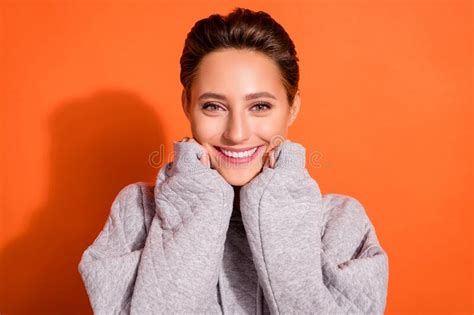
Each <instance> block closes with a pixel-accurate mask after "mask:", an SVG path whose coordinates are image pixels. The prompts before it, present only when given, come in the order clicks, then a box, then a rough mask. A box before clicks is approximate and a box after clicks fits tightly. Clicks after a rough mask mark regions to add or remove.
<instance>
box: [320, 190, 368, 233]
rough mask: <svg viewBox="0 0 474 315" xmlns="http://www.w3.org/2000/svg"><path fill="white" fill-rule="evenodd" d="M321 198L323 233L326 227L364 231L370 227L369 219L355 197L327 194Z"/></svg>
mask: <svg viewBox="0 0 474 315" xmlns="http://www.w3.org/2000/svg"><path fill="white" fill-rule="evenodd" d="M321 196H322V208H323V214H322V215H323V226H322V227H323V231H322V234H324V230H325V229H327V228H328V227H332V226H336V225H337V226H338V227H349V226H350V227H351V229H358V230H360V231H362V230H363V231H366V230H367V228H368V227H369V225H371V222H370V219H369V217H368V215H367V212H366V210H365V208H364V206H363V205H362V203H361V202H360V201H359V200H358V199H357V198H355V197H353V196H349V195H344V194H337V193H328V194H323V195H321ZM338 230H339V229H338Z"/></svg>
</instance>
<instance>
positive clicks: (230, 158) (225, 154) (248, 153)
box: [215, 145, 263, 164]
mask: <svg viewBox="0 0 474 315" xmlns="http://www.w3.org/2000/svg"><path fill="white" fill-rule="evenodd" d="M215 148H216V149H217V151H218V152H219V157H220V158H222V159H223V160H224V161H227V162H230V163H236V164H240V163H248V162H250V161H252V160H253V159H254V158H255V157H256V156H258V153H260V151H261V150H262V148H263V145H261V146H258V147H254V148H251V149H248V150H245V151H242V150H239V151H237V150H226V149H223V148H220V147H215Z"/></svg>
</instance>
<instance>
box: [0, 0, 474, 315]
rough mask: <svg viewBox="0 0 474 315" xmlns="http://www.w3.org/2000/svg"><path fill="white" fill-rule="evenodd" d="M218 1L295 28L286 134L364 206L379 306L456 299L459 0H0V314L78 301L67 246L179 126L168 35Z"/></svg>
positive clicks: (394, 310) (92, 230) (74, 261)
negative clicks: (296, 111)
mask: <svg viewBox="0 0 474 315" xmlns="http://www.w3.org/2000/svg"><path fill="white" fill-rule="evenodd" d="M235 6H243V7H248V8H250V9H253V10H264V11H267V12H268V13H270V14H271V15H272V16H273V17H274V18H275V19H276V20H277V21H279V22H280V23H281V24H282V25H283V26H284V27H285V29H286V30H287V31H288V32H289V34H290V36H291V37H292V38H293V40H294V42H295V44H296V48H297V51H298V55H299V58H300V68H301V82H300V88H301V95H302V109H301V112H300V115H299V117H298V119H297V121H296V123H295V125H294V126H293V127H291V129H290V139H292V140H293V141H296V142H299V143H302V144H303V145H304V146H305V147H306V149H307V154H308V165H307V166H308V169H309V171H310V173H311V175H312V176H313V178H315V179H316V180H317V181H318V183H319V185H320V187H321V190H322V192H323V193H330V192H335V193H340V194H347V195H351V196H353V197H356V198H357V199H359V200H360V201H361V202H362V204H363V205H364V206H365V208H366V212H367V213H368V215H369V217H370V219H371V220H372V222H373V223H374V225H375V227H376V231H377V234H378V237H379V240H380V242H381V244H382V246H383V247H384V249H385V250H386V252H387V253H388V256H389V289H388V300H387V308H386V314H472V313H473V312H474V307H473V299H474V296H473V283H474V278H473V257H472V254H473V248H472V243H473V232H472V231H473V229H472V228H473V215H472V211H473V209H474V207H473V176H472V175H473V174H472V157H473V152H472V151H473V130H472V126H473V103H472V76H473V68H472V57H473V56H472V38H473V33H472V30H473V28H472V26H473V25H472V13H473V11H472V2H471V1H427V0H425V1H408V0H405V1H402V0H398V1H388V0H386V1H380V0H365V1H362V0H361V1H356V0H351V1H339V0H335V1H311V2H310V1H305V2H302V1H300V2H298V1H296V2H295V1H291V2H290V1H278V2H276V1H275V2H273V1H272V2H269V1H265V2H264V1H251V2H249V1H232V2H230V1H228V2H225V1H195V2H193V1H176V2H173V3H171V1H169V2H164V1H163V2H161V1H160V2H158V1H153V2H152V1H146V2H145V1H133V2H132V1H128V2H125V1H120V2H119V1H113V2H112V1H110V2H109V1H83V2H82V3H74V1H63V2H60V1H54V2H46V1H34V2H26V1H8V2H5V1H3V2H1V3H0V13H1V15H0V45H1V46H0V101H1V115H0V117H1V118H0V119H1V128H2V130H1V133H0V135H1V138H0V139H1V140H0V141H1V148H2V150H1V156H0V159H1V160H0V165H1V169H0V172H1V174H2V175H1V185H2V186H1V190H0V194H1V195H0V209H1V217H0V220H1V221H0V222H1V226H0V233H1V234H0V262H1V265H0V266H1V275H0V276H1V278H0V286H1V291H0V313H2V314H45V313H48V314H59V313H62V314H66V313H67V314H86V313H91V310H90V307H89V301H88V299H87V295H86V292H85V289H84V287H83V284H82V281H81V279H80V275H79V273H78V271H77V265H78V263H79V260H80V257H81V255H82V252H83V251H84V250H85V248H86V247H87V246H88V245H89V244H90V243H91V242H92V241H93V240H94V239H95V238H96V237H97V235H98V233H99V232H100V230H101V228H102V227H103V225H104V224H105V221H106V218H107V216H108V213H109V210H110V205H111V203H112V201H113V199H114V197H115V196H116V194H117V193H118V191H119V190H120V189H121V188H123V187H124V186H125V185H127V184H130V183H133V182H136V181H152V180H154V177H155V175H156V172H157V170H158V167H159V166H161V165H162V164H163V163H162V162H163V161H164V159H161V160H160V159H156V157H161V158H163V154H158V155H157V154H156V152H160V150H161V149H164V152H163V153H165V155H166V160H167V161H169V155H170V154H172V150H171V149H172V142H173V141H174V140H178V139H180V138H182V137H183V136H187V135H190V129H189V126H188V124H187V121H186V119H185V116H184V114H183V113H182V111H181V107H180V96H181V95H180V92H181V86H180V83H179V58H180V56H181V51H182V48H183V44H184V39H185V36H186V34H187V32H188V31H189V30H190V29H191V27H192V26H193V24H194V23H195V22H196V21H197V20H199V19H201V18H204V17H207V16H208V15H210V14H212V13H221V14H227V13H229V12H230V11H231V10H232V9H233V8H234V7H235ZM151 156H152V157H154V158H153V159H152V161H151V162H153V163H151V162H150V161H149V158H150V157H151Z"/></svg>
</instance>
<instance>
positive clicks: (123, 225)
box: [78, 183, 153, 314]
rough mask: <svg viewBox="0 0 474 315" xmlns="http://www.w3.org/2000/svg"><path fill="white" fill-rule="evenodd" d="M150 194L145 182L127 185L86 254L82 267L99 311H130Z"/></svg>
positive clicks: (94, 305)
mask: <svg viewBox="0 0 474 315" xmlns="http://www.w3.org/2000/svg"><path fill="white" fill-rule="evenodd" d="M148 193H150V191H149V187H147V186H146V185H143V184H142V183H135V184H130V185H128V186H126V187H124V188H123V189H122V190H121V191H120V192H119V193H118V195H117V197H116V198H115V200H114V201H113V203H112V206H111V209H110V213H109V216H108V218H107V221H106V223H105V225H104V227H103V229H102V230H101V232H100V234H99V235H98V236H97V238H96V239H95V240H94V242H93V243H92V244H91V245H90V246H88V247H87V249H86V250H85V251H84V253H83V254H82V257H81V260H80V262H79V266H78V270H79V273H80V274H81V277H82V280H83V283H84V285H85V288H86V291H87V294H88V296H89V301H90V304H91V307H92V310H93V311H94V313H95V314H112V313H113V314H117V313H120V314H127V313H128V310H129V307H130V299H131V295H132V292H133V286H134V281H135V277H136V273H137V267H138V262H139V261H140V257H141V254H142V249H143V245H144V242H145V239H146V216H148V217H150V216H152V213H148V214H147V213H146V212H147V211H153V209H152V207H148V206H145V207H143V204H144V199H143V198H144V196H145V194H148Z"/></svg>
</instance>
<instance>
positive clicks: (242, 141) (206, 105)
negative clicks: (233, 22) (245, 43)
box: [182, 48, 300, 186]
mask: <svg viewBox="0 0 474 315" xmlns="http://www.w3.org/2000/svg"><path fill="white" fill-rule="evenodd" d="M183 93H184V91H183ZM182 101H183V102H182V105H183V110H184V111H185V114H186V117H187V118H188V120H189V121H190V124H191V130H192V135H193V137H194V138H195V139H196V141H197V142H199V144H201V145H202V146H203V147H204V148H206V150H207V151H208V152H209V157H210V161H211V167H212V168H214V169H216V170H217V171H218V172H219V173H220V174H221V175H222V176H223V177H224V179H225V180H226V181H227V182H228V183H229V184H231V185H234V186H242V185H245V184H246V183H248V182H249V181H250V180H251V179H252V178H254V177H255V176H256V175H257V174H258V173H259V172H260V171H261V170H262V167H263V163H264V162H265V159H266V157H267V152H268V151H270V150H271V149H272V148H273V147H274V146H276V145H278V144H280V143H281V142H282V140H284V139H286V137H287V132H288V127H289V126H290V125H291V124H292V123H293V121H294V120H295V118H296V115H297V114H298V111H299V107H300V95H299V91H298V92H297V93H296V95H295V98H294V102H293V105H292V106H291V107H290V106H289V104H288V99H287V94H286V90H285V88H284V86H283V83H282V81H281V75H280V71H279V69H278V66H277V65H276V64H275V62H274V61H273V60H272V59H271V58H269V57H268V56H266V55H265V54H263V53H261V52H257V51H251V50H243V49H233V48H227V49H223V50H218V51H214V52H211V53H209V54H207V55H206V56H205V57H204V58H203V59H202V60H201V63H200V65H199V67H198V71H197V73H196V77H195V79H194V81H193V83H192V89H191V100H190V103H189V104H186V101H185V97H184V94H183V98H182ZM255 148H256V149H255ZM222 149H224V151H223V150H222ZM252 149H253V150H252ZM242 150H244V152H241V153H237V151H242ZM229 155H230V156H229Z"/></svg>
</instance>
